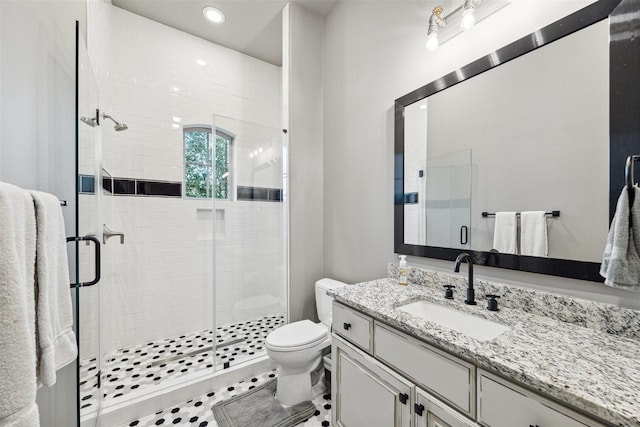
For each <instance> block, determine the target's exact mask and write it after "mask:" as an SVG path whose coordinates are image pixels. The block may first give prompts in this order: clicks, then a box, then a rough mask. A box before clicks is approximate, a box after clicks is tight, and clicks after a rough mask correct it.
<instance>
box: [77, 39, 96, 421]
mask: <svg viewBox="0 0 640 427" xmlns="http://www.w3.org/2000/svg"><path fill="white" fill-rule="evenodd" d="M76 31H77V30H76ZM77 37H78V39H77V40H78V42H77V44H76V54H77V63H76V67H77V68H76V73H77V87H76V90H77V105H76V108H77V124H76V126H77V133H76V138H77V140H76V161H77V169H78V176H77V180H78V181H77V187H76V188H77V196H76V197H77V223H76V236H78V237H80V239H84V240H79V241H77V242H75V245H76V249H77V252H76V253H77V266H76V283H80V284H82V286H78V287H76V325H77V333H78V341H79V349H78V352H79V355H78V361H79V370H78V389H79V390H78V396H79V397H78V401H79V417H80V425H81V426H82V427H90V426H95V425H96V422H97V419H98V413H99V410H100V406H101V402H102V392H101V387H100V386H101V378H100V375H101V367H102V366H101V360H100V357H99V356H100V290H99V287H100V285H99V282H98V283H95V284H94V283H93V282H96V279H98V278H99V277H98V276H99V267H98V263H99V261H100V260H99V253H98V252H97V250H99V249H100V227H99V224H100V199H101V185H100V173H99V171H100V150H101V147H100V138H101V134H100V127H99V126H98V117H97V115H98V113H97V108H98V105H99V99H98V85H97V83H96V79H95V76H94V74H93V71H92V67H91V64H90V62H89V56H88V54H87V50H86V43H85V42H84V40H83V39H82V35H81V34H77ZM93 239H95V240H93ZM70 245H71V243H70ZM96 245H97V246H96ZM96 257H98V259H96Z"/></svg>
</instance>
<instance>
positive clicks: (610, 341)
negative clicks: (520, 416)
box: [329, 279, 640, 426]
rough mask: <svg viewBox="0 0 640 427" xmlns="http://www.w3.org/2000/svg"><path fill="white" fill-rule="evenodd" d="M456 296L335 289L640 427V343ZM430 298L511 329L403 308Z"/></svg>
mask: <svg viewBox="0 0 640 427" xmlns="http://www.w3.org/2000/svg"><path fill="white" fill-rule="evenodd" d="M458 291H459V292H458V293H457V294H456V297H455V299H454V300H446V299H444V298H443V292H442V290H441V289H440V288H436V287H431V286H423V285H414V284H411V283H410V284H409V286H406V287H405V286H400V285H398V283H397V281H396V280H395V279H380V280H374V281H371V282H364V283H359V284H356V285H350V286H345V287H342V288H338V289H335V290H333V291H330V292H329V294H331V295H333V296H334V298H335V299H336V300H337V301H339V302H341V303H344V304H346V305H348V306H351V307H353V308H355V309H357V310H360V311H362V312H363V313H365V314H368V315H370V316H371V317H373V318H375V319H378V320H380V321H382V322H384V323H386V324H388V325H390V326H394V327H396V328H398V329H400V330H402V331H404V332H407V333H409V334H411V335H413V336H416V337H418V338H420V339H422V340H424V341H425V342H427V343H430V344H433V345H435V346H437V347H440V348H442V349H444V350H447V351H449V352H450V353H452V354H454V355H457V356H459V357H461V358H463V359H466V360H468V361H470V362H472V363H474V364H475V365H477V366H478V367H480V368H485V369H487V370H489V371H493V372H496V373H498V374H502V375H504V376H506V377H508V378H511V379H513V380H514V381H517V382H520V383H522V384H524V385H526V386H528V387H530V388H531V389H533V390H536V391H538V392H539V393H541V394H546V395H549V396H551V397H554V398H556V399H557V400H559V401H561V402H565V403H566V404H568V405H570V406H573V407H575V408H578V409H581V410H582V411H584V412H586V413H587V414H592V415H594V416H596V417H598V418H601V419H604V420H606V421H608V422H610V423H612V424H614V425H621V426H640V341H638V340H635V339H631V338H625V337H620V336H615V335H611V334H607V333H605V332H602V331H598V330H594V329H589V328H586V327H582V326H578V325H575V324H571V323H565V322H562V321H559V320H557V319H553V318H549V317H544V316H539V315H535V314H531V313H527V312H525V311H523V310H519V309H515V308H506V307H501V308H500V311H498V312H490V311H488V310H487V309H486V303H484V301H482V300H481V299H480V297H479V296H478V297H477V299H478V305H477V306H470V305H466V304H464V303H463V299H464V297H463V296H462V294H463V293H464V291H463V290H460V289H458ZM416 300H427V301H431V302H435V303H438V304H441V305H443V306H447V307H450V308H455V309H458V310H460V311H463V312H466V313H470V314H474V315H477V316H480V317H483V318H486V319H490V320H493V321H495V322H497V323H501V324H504V325H507V326H509V327H510V330H508V331H507V332H505V333H503V334H501V335H499V336H498V337H497V338H495V339H493V340H490V341H478V340H475V339H473V338H471V337H468V336H466V335H463V334H461V333H458V332H456V331H453V330H451V329H449V328H446V327H443V326H439V325H437V324H435V323H431V322H427V321H425V320H422V319H421V318H419V317H416V316H413V315H411V314H408V313H405V312H403V311H400V310H397V307H398V306H400V305H404V304H406V303H408V302H411V301H416Z"/></svg>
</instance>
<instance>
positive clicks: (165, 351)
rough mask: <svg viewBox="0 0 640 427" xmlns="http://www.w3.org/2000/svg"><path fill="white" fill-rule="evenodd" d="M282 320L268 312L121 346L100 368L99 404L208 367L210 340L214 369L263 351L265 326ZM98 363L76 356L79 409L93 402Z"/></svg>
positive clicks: (90, 407) (90, 408)
mask: <svg viewBox="0 0 640 427" xmlns="http://www.w3.org/2000/svg"><path fill="white" fill-rule="evenodd" d="M283 323H284V317H283V316H281V315H274V316H266V317H263V318H260V319H256V320H250V321H246V322H240V323H236V324H233V325H226V326H221V327H218V328H216V333H215V335H214V334H213V333H212V332H211V330H206V331H201V332H197V333H192V334H188V335H181V336H179V337H172V338H166V339H162V340H156V341H150V342H148V343H145V344H141V345H137V346H133V347H128V348H123V349H119V350H117V351H115V352H113V353H111V354H108V355H107V356H106V367H105V368H104V369H103V374H102V381H103V384H102V391H103V402H104V403H103V404H107V405H108V404H109V403H110V400H113V399H116V398H120V397H122V396H125V395H130V394H133V393H136V392H140V391H141V390H143V389H145V388H148V387H152V386H154V385H157V384H160V383H161V382H162V381H163V380H164V379H167V378H172V379H175V378H180V377H182V376H185V375H188V374H192V373H195V372H200V371H204V370H207V369H212V367H213V363H214V362H213V351H212V345H213V340H214V339H215V340H216V346H217V348H216V353H215V356H216V364H217V366H216V369H224V367H225V364H226V366H227V367H228V366H233V365H235V364H237V363H241V362H243V361H245V360H248V359H251V358H254V357H257V356H261V355H263V354H264V353H265V349H264V340H265V339H266V337H267V335H268V334H269V332H271V331H272V330H273V329H275V328H277V327H278V326H280V325H282V324H283ZM97 385H98V382H97V365H96V359H95V357H92V358H88V359H84V360H82V361H81V362H80V398H81V400H82V403H81V413H82V415H85V414H88V413H91V412H92V411H93V410H95V408H96V404H97V397H98V395H97V391H98V387H97Z"/></svg>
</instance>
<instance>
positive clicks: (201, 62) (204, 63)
mask: <svg viewBox="0 0 640 427" xmlns="http://www.w3.org/2000/svg"><path fill="white" fill-rule="evenodd" d="M196 64H198V65H200V66H203V67H204V66H205V65H207V61H205V60H204V59H200V58H198V59H196Z"/></svg>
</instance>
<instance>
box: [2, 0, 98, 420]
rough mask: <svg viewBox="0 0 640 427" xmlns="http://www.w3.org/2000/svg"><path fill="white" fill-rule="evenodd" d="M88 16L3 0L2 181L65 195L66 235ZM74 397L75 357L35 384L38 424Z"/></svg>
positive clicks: (55, 4)
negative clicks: (78, 39)
mask: <svg viewBox="0 0 640 427" xmlns="http://www.w3.org/2000/svg"><path fill="white" fill-rule="evenodd" d="M85 15H86V5H85V2H84V1H82V0H77V1H54V0H52V1H10V0H2V1H0V181H3V182H9V183H12V184H15V185H18V186H21V187H23V188H29V189H37V190H42V191H47V192H50V193H52V194H55V195H56V196H58V197H59V198H60V199H64V200H68V201H69V202H70V206H69V207H67V208H65V209H64V210H63V212H64V214H65V223H66V227H67V230H69V231H67V235H73V224H74V221H75V218H74V215H73V213H74V206H75V205H74V200H75V196H74V195H75V167H74V164H75V155H74V143H75V135H74V125H73V124H74V121H75V96H74V94H75V83H74V81H75V21H76V20H78V21H79V22H80V24H81V33H85V31H84V28H86V26H85V23H86V19H85ZM70 255H73V254H72V252H71V251H70ZM71 271H73V269H72V270H71ZM0 351H1V350H0ZM75 399H76V375H75V364H71V365H69V366H67V367H65V368H64V369H63V370H61V371H59V372H58V375H57V382H56V384H55V385H54V386H53V387H49V388H47V387H43V388H41V389H39V390H38V396H37V403H38V407H39V410H40V425H41V426H43V427H47V426H52V427H57V426H71V425H74V424H75V415H76V400H75Z"/></svg>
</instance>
